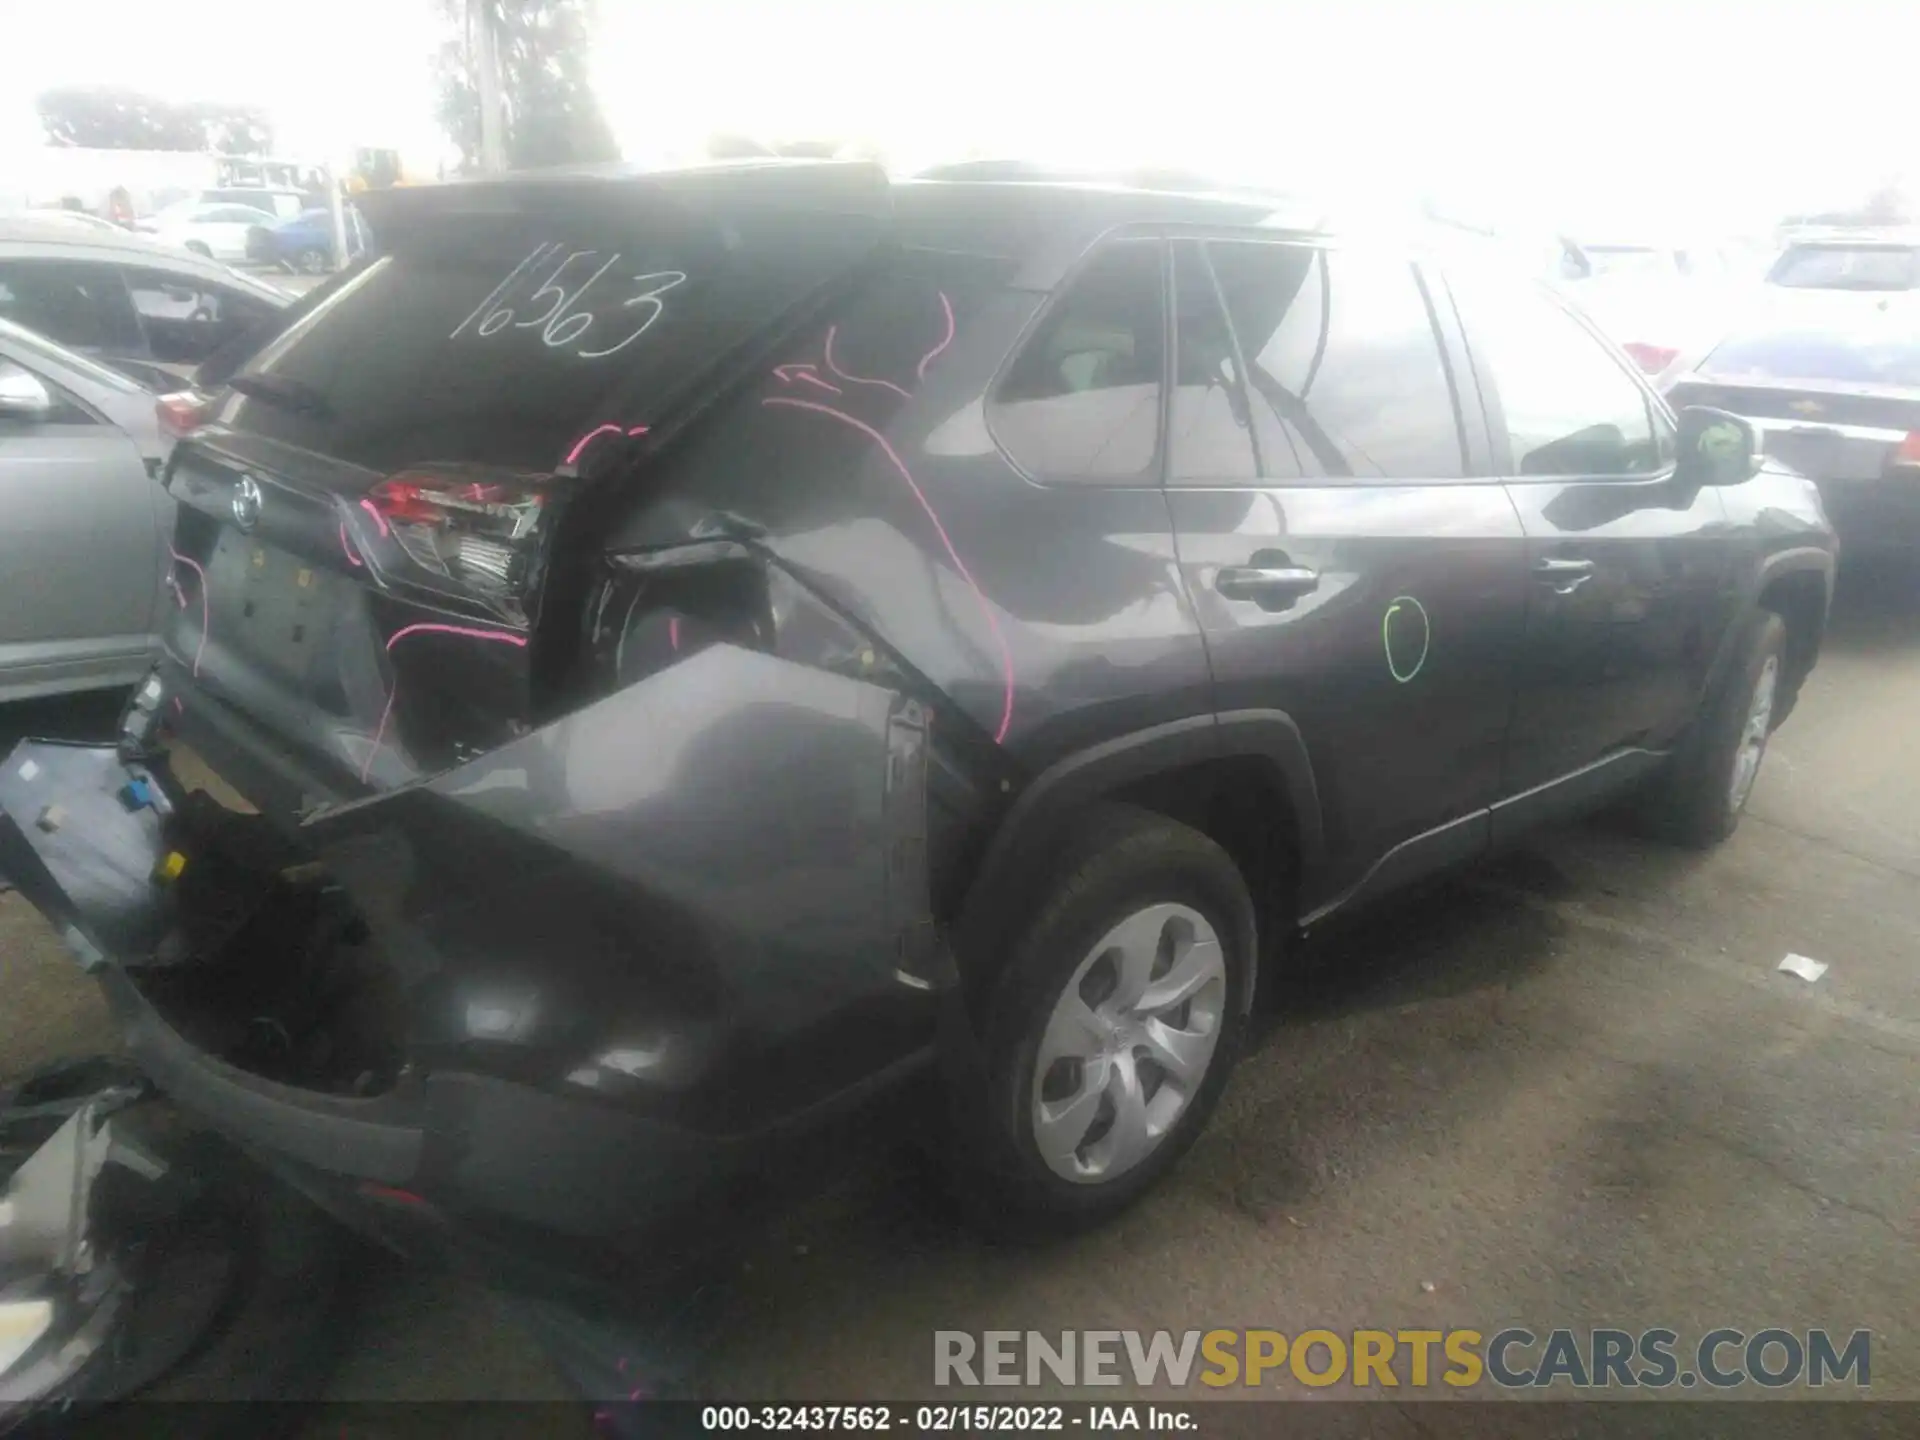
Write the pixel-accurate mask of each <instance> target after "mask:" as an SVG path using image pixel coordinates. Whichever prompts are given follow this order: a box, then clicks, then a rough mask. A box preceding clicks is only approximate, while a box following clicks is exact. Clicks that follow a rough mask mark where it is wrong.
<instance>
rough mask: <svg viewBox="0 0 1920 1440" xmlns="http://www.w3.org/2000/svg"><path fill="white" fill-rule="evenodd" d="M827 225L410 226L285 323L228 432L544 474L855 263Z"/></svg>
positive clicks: (386, 457) (856, 253) (519, 220)
mask: <svg viewBox="0 0 1920 1440" xmlns="http://www.w3.org/2000/svg"><path fill="white" fill-rule="evenodd" d="M873 240H874V237H873V235H872V234H871V233H870V232H866V231H863V230H862V228H861V227H860V226H858V225H856V224H854V223H851V222H849V221H847V220H846V219H845V218H843V217H831V223H829V218H828V217H812V216H805V215H793V214H790V213H788V214H775V213H771V212H769V213H755V214H753V215H750V216H743V217H734V218H732V219H730V220H729V221H728V222H727V224H726V226H725V230H724V233H723V232H722V230H721V227H720V226H719V225H718V224H717V223H715V222H713V221H711V220H704V219H699V218H661V219H659V220H658V222H657V223H655V224H652V225H647V224H644V223H642V222H640V221H637V220H632V219H621V218H616V217H608V218H606V219H605V220H603V221H601V222H599V223H597V224H587V223H582V224H579V225H575V226H572V227H569V226H568V225H567V224H566V222H565V220H564V219H563V218H560V219H543V218H539V217H532V216H513V217H503V218H498V219H491V218H490V219H488V220H487V221H484V222H477V221H473V220H471V219H466V220H463V221H461V222H460V223H451V217H449V219H447V220H439V221H429V222H427V223H426V224H425V225H424V226H423V227H422V228H420V229H416V230H413V231H410V232H407V233H405V234H403V235H402V236H401V237H400V238H399V239H398V242H397V243H396V244H395V245H394V246H393V247H392V248H390V249H389V250H388V251H387V252H386V253H385V254H383V255H382V257H381V258H380V259H378V260H376V261H374V262H373V263H372V264H370V265H368V266H367V267H366V268H365V269H364V270H362V271H360V272H359V273H358V274H355V275H352V276H350V277H348V278H347V279H346V280H345V281H343V282H342V283H341V284H340V285H339V286H338V288H337V289H334V290H333V291H331V292H330V293H329V294H328V295H327V296H326V298H325V299H324V300H322V301H321V302H320V303H319V304H317V305H315V306H314V307H313V308H312V309H310V310H308V311H307V312H306V313H304V314H302V315H300V316H299V317H298V318H296V319H294V320H293V321H291V322H289V323H288V324H286V325H285V327H284V328H283V329H282V330H280V332H279V333H278V334H276V335H275V336H274V337H273V339H272V340H270V341H269V342H268V343H267V344H265V345H264V346H263V347H261V349H260V350H259V352H258V353H257V354H255V355H254V356H253V357H252V358H251V359H250V360H249V361H248V362H247V363H246V364H245V365H244V366H242V367H241V371H242V372H244V373H245V374H248V375H250V376H263V377H267V378H268V379H269V380H270V381H272V382H273V383H272V384H271V386H263V387H261V389H263V390H265V389H269V388H270V389H272V390H274V391H277V392H279V393H278V394H277V395H274V396H271V397H263V396H262V395H260V394H259V393H256V395H255V396H254V397H252V398H245V397H238V396H236V397H232V398H230V399H229V401H228V405H227V414H226V419H227V421H228V423H230V424H233V425H235V426H236V427H238V428H240V429H243V430H250V431H254V432H257V433H261V434H265V435H269V436H271V437H272V438H274V439H277V440H280V441H282V442H284V443H287V444H291V445H297V446H300V447H302V448H305V449H308V450H313V451H316V452H319V453H321V454H325V455H329V456H333V457H336V458H338V459H342V460H345V461H347V462H349V463H351V464H355V465H361V466H365V467H366V468H368V469H371V470H376V471H380V472H382V473H389V474H390V473H392V472H394V471H396V470H399V469H401V468H403V467H405V466H407V465H411V464H418V463H426V462H436V461H437V462H445V463H455V464H460V463H474V464H486V465H492V466H498V467H505V468H509V469H519V470H526V471H532V472H536V473H544V472H549V471H551V470H553V469H555V468H557V467H558V466H559V465H560V464H561V463H562V462H563V461H564V459H565V457H566V456H567V455H568V454H570V453H571V452H572V451H573V450H574V449H575V448H576V447H577V445H578V444H579V442H580V440H581V439H582V438H584V437H585V436H586V435H587V434H588V433H590V432H593V431H596V430H597V429H599V428H600V427H604V426H616V427H618V428H620V429H622V430H627V431H632V430H634V429H636V428H637V427H640V426H643V425H650V424H653V423H655V422H657V421H658V420H659V419H660V418H661V416H662V415H663V414H664V413H666V412H667V411H668V410H669V409H671V407H672V406H673V405H674V403H675V401H676V399H677V398H679V397H681V396H683V395H684V394H686V393H687V392H688V391H689V390H693V389H697V388H698V387H699V386H700V385H701V384H702V383H704V382H705V380H706V377H707V375H708V373H709V372H710V370H711V367H712V366H713V364H714V363H715V362H716V361H717V360H718V359H720V358H721V357H722V356H724V355H727V354H729V353H730V352H732V351H733V350H734V349H735V348H737V347H738V346H740V345H741V344H742V343H744V342H746V341H748V340H751V339H753V338H754V337H756V336H758V335H761V334H764V333H766V332H768V331H769V330H770V329H773V328H775V327H777V326H778V325H780V324H781V323H782V322H783V320H784V319H785V317H787V316H788V315H789V313H790V312H792V311H794V310H795V309H796V307H799V306H801V305H802V304H804V303H805V302H807V301H808V300H809V299H810V298H811V297H813V296H814V295H815V294H816V293H817V292H818V291H819V290H820V288H821V287H822V286H823V285H825V284H827V283H829V282H831V281H835V280H837V279H840V278H842V277H844V276H845V275H847V274H848V273H849V272H850V271H851V270H852V269H854V268H855V267H857V266H859V265H862V264H864V263H866V261H867V257H868V256H869V255H870V254H871V253H872V247H873Z"/></svg>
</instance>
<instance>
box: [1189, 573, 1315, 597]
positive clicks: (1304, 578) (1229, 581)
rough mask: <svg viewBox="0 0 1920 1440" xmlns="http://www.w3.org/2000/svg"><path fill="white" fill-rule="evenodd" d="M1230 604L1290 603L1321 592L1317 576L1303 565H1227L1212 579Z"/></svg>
mask: <svg viewBox="0 0 1920 1440" xmlns="http://www.w3.org/2000/svg"><path fill="white" fill-rule="evenodd" d="M1213 588H1214V589H1216V590H1218V591H1219V592H1220V593H1221V594H1222V595H1224V596H1226V597H1227V598H1228V599H1229V600H1290V599H1293V598H1294V597H1296V596H1300V595H1306V594H1310V593H1311V592H1313V591H1315V590H1317V589H1319V588H1320V572H1319V571H1317V570H1309V569H1307V568H1306V567H1305V566H1303V565H1229V566H1227V567H1226V568H1225V569H1223V570H1221V572H1220V573H1219V574H1218V575H1216V576H1214V578H1213Z"/></svg>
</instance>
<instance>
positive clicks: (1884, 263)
mask: <svg viewBox="0 0 1920 1440" xmlns="http://www.w3.org/2000/svg"><path fill="white" fill-rule="evenodd" d="M1767 279H1768V280H1769V281H1771V282H1772V283H1773V284H1775V285H1789V286H1795V287H1798V288H1802V289H1809V290H1912V289H1914V288H1915V287H1917V286H1920V251H1916V250H1914V249H1912V248H1911V247H1908V246H1904V245H1794V246H1790V247H1789V248H1788V249H1787V251H1786V253H1785V254H1783V255H1782V256H1781V257H1780V258H1779V259H1778V260H1776V261H1774V262H1773V269H1772V270H1771V271H1769V272H1768V274H1767Z"/></svg>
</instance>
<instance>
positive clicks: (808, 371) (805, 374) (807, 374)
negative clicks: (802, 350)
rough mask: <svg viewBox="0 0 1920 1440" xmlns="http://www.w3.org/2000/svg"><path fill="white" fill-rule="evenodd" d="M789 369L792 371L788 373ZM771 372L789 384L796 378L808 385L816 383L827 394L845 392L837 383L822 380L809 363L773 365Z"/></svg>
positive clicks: (841, 393)
mask: <svg viewBox="0 0 1920 1440" xmlns="http://www.w3.org/2000/svg"><path fill="white" fill-rule="evenodd" d="M789 371H791V372H792V373H791V374H789V373H788V372H789ZM773 373H774V376H775V377H776V378H777V379H780V380H783V381H785V382H786V383H787V384H789V385H791V384H793V382H794V381H796V380H804V381H806V382H807V384H809V385H817V386H818V387H819V388H820V389H822V390H824V391H826V392H827V393H828V394H829V395H843V394H845V393H846V392H845V391H843V390H842V389H841V388H840V387H839V386H838V385H834V384H831V383H829V382H828V381H825V380H822V379H821V378H820V376H819V375H818V373H816V372H815V370H814V368H813V366H812V364H811V363H806V364H788V365H776V366H774V367H773Z"/></svg>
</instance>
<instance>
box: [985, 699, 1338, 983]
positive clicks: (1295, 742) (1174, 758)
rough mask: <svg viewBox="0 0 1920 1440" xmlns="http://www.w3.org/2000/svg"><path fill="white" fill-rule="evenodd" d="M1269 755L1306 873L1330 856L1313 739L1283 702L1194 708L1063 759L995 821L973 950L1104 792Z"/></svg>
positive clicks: (987, 855) (1262, 758)
mask: <svg viewBox="0 0 1920 1440" xmlns="http://www.w3.org/2000/svg"><path fill="white" fill-rule="evenodd" d="M1234 758H1250V759H1258V760H1264V761H1267V762H1269V763H1270V764H1271V765H1272V766H1273V768H1274V772H1275V779H1276V781H1277V782H1278V784H1279V787H1280V788H1281V789H1282V790H1283V791H1284V792H1285V794H1286V796H1287V800H1288V803H1289V805H1290V806H1291V808H1292V811H1293V818H1294V830H1295V834H1294V836H1293V837H1292V838H1293V841H1294V844H1295V845H1296V846H1297V847H1298V858H1299V862H1300V865H1301V871H1302V874H1303V875H1314V874H1317V873H1318V872H1319V870H1320V867H1321V865H1322V863H1323V861H1324V859H1325V836H1324V832H1323V829H1322V826H1321V815H1320V798H1319V791H1318V788H1317V786H1316V785H1315V782H1314V775H1313V765H1312V762H1311V760H1310V759H1309V757H1308V755H1307V746H1306V741H1305V740H1304V739H1303V738H1302V737H1301V734H1300V729H1299V727H1298V726H1297V725H1296V724H1294V722H1293V718H1292V717H1291V716H1290V715H1288V714H1287V713H1286V712H1284V711H1281V710H1233V711H1225V712H1222V713H1218V714H1207V715H1196V716H1190V717H1188V718H1187V719H1183V720H1174V721H1170V722H1168V723H1166V724H1163V725H1155V726H1152V727H1150V728H1148V729H1145V730H1137V731H1134V732H1132V733H1130V734H1126V735H1121V736H1117V737H1115V738H1114V739H1111V740H1107V741H1103V742H1102V743H1100V744H1098V745H1093V746H1089V747H1087V748H1086V749H1084V750H1079V751H1075V752H1074V753H1073V754H1071V755H1068V756H1065V757H1063V758H1062V759H1060V760H1058V761H1056V762H1054V763H1053V764H1052V765H1050V766H1048V767H1047V768H1046V769H1045V770H1043V771H1041V772H1040V774H1039V775H1037V776H1035V777H1034V779H1033V780H1032V781H1031V782H1030V783H1029V784H1028V785H1027V786H1026V787H1025V788H1024V789H1023V790H1022V791H1021V792H1020V794H1019V796H1018V797H1017V798H1016V799H1015V800H1014V802H1013V804H1012V806H1011V807H1010V808H1009V809H1008V811H1007V812H1006V814H1005V815H1004V816H1003V817H1002V818H1001V820H1000V821H999V823H998V825H997V826H996V827H995V829H994V833H993V837H992V839H991V840H990V841H989V842H988V843H987V847H986V850H985V852H984V853H983V854H982V855H981V858H980V861H979V863H978V864H977V865H976V866H975V867H974V873H973V877H972V879H971V881H970V882H969V884H968V886H967V892H966V897H965V899H964V900H963V901H962V902H961V906H960V912H959V915H958V917H957V920H956V925H955V933H956V936H957V938H958V940H959V944H960V949H961V952H962V953H963V954H967V953H974V950H973V946H974V945H975V944H976V943H981V942H990V940H991V931H992V928H993V926H994V922H995V919H996V917H997V916H998V915H999V914H1001V913H1003V912H1004V911H1005V909H1006V908H1007V902H1008V901H1009V900H1010V899H1011V898H1012V897H1013V896H1014V895H1015V894H1016V893H1017V891H1018V889H1019V887H1020V885H1021V882H1022V880H1023V879H1024V878H1026V877H1027V876H1028V875H1029V874H1030V872H1031V869H1032V865H1031V861H1032V857H1033V856H1034V855H1036V854H1044V853H1046V848H1047V845H1048V842H1049V841H1050V840H1053V839H1056V838H1057V837H1058V836H1059V835H1060V834H1061V833H1062V831H1063V830H1064V828H1065V826H1066V825H1067V824H1068V823H1070V821H1071V819H1072V817H1073V816H1074V815H1076V814H1078V813H1080V812H1081V811H1082V810H1084V809H1085V808H1086V807H1087V806H1088V805H1090V804H1092V803H1094V802H1095V801H1097V800H1099V799H1100V798H1101V797H1102V796H1105V795H1110V794H1112V793H1113V792H1114V791H1116V790H1119V789H1121V788H1123V787H1125V786H1128V785H1131V784H1135V783H1137V782H1139V781H1142V780H1146V779H1150V778H1152V777H1153V776H1155V775H1159V774H1164V773H1166V772H1168V771H1172V770H1177V769H1181V768H1183V767H1185V766H1188V765H1193V764H1197V763H1200V762H1202V761H1207V760H1220V759H1234Z"/></svg>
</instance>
